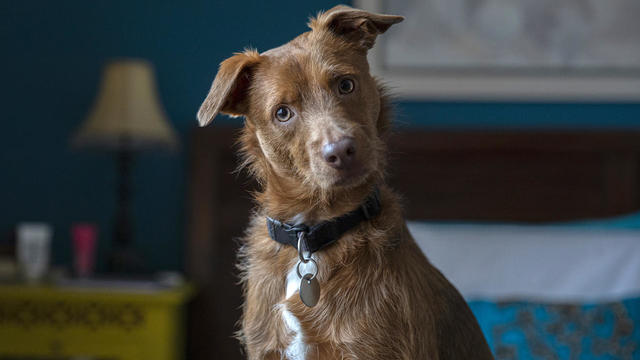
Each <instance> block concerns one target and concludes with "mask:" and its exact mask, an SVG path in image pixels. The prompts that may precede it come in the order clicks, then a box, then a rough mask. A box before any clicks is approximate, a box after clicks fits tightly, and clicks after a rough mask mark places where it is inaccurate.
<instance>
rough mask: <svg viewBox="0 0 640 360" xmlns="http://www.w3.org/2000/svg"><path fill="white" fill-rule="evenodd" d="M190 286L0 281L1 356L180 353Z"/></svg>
mask: <svg viewBox="0 0 640 360" xmlns="http://www.w3.org/2000/svg"><path fill="white" fill-rule="evenodd" d="M191 292H192V291H191V288H190V287H189V286H180V287H175V288H160V287H155V288H154V287H150V286H148V287H144V286H140V287H139V288H136V287H127V288H117V287H113V288H110V287H108V286H102V287H76V286H73V287H70V286H28V285H0V359H3V358H69V357H90V358H98V359H121V360H177V359H182V358H183V357H184V355H183V353H184V324H183V310H184V304H185V302H186V301H187V300H188V298H189V297H190V295H191Z"/></svg>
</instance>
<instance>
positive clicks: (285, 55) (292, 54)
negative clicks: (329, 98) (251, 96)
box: [260, 33, 366, 76]
mask: <svg viewBox="0 0 640 360" xmlns="http://www.w3.org/2000/svg"><path fill="white" fill-rule="evenodd" d="M308 35H309V33H304V34H301V35H300V36H298V37H297V38H295V39H293V40H292V41H290V42H288V43H286V44H284V45H281V46H278V47H276V48H273V49H270V50H267V51H265V52H263V53H261V54H260V56H261V57H263V58H264V59H266V60H267V63H268V64H269V66H267V67H265V69H264V70H265V71H277V69H278V68H280V69H285V70H286V71H285V73H289V74H293V73H295V72H296V71H306V72H307V73H309V74H313V75H320V76H331V75H339V74H349V73H357V72H358V71H359V70H360V69H362V64H360V63H359V61H362V60H361V59H359V57H358V56H354V53H353V52H352V51H351V49H349V48H345V47H339V46H335V45H334V44H333V43H332V42H331V41H318V39H317V38H312V37H310V36H308ZM365 61H366V59H365Z"/></svg>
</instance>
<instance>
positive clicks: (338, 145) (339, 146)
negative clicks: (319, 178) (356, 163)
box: [322, 137, 356, 170]
mask: <svg viewBox="0 0 640 360" xmlns="http://www.w3.org/2000/svg"><path fill="white" fill-rule="evenodd" d="M355 155H356V143H355V141H354V140H353V138H351V137H343V138H342V139H340V140H338V141H335V142H330V143H328V144H325V145H324V146H323V147H322V157H323V158H324V160H325V161H326V162H327V164H329V166H331V167H332V168H335V169H339V170H341V169H346V168H348V167H349V166H351V164H352V163H353V159H354V158H355Z"/></svg>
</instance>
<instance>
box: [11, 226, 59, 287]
mask: <svg viewBox="0 0 640 360" xmlns="http://www.w3.org/2000/svg"><path fill="white" fill-rule="evenodd" d="M16 233H17V242H16V253H17V258H18V267H19V268H20V272H21V274H22V276H23V277H24V278H25V279H26V280H27V281H29V282H35V281H38V280H41V279H42V278H43V277H44V276H45V275H46V274H47V270H48V269H49V257H50V253H51V236H52V234H53V230H52V229H51V226H49V225H48V224H45V223H20V224H18V226H17V229H16Z"/></svg>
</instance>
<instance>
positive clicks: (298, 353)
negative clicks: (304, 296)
mask: <svg viewBox="0 0 640 360" xmlns="http://www.w3.org/2000/svg"><path fill="white" fill-rule="evenodd" d="M312 257H313V258H315V255H314V256H312ZM306 267H309V269H308V270H312V267H313V265H311V264H302V265H300V272H301V273H302V274H306V270H307V269H306ZM299 287H300V278H299V277H298V274H297V272H296V266H295V265H294V266H293V267H292V268H291V270H289V273H288V274H287V289H286V293H285V297H286V298H287V299H288V298H290V297H291V296H299V295H298V289H299ZM282 320H283V321H284V323H285V325H287V327H288V328H289V330H290V331H292V332H293V333H294V338H293V340H292V341H291V343H290V344H289V346H288V347H287V349H286V350H285V355H286V357H287V359H289V360H304V359H305V357H306V354H307V344H305V342H304V334H303V333H302V327H301V326H300V321H298V319H297V318H296V317H295V316H293V314H292V313H291V312H290V311H289V310H287V308H286V306H282Z"/></svg>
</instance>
